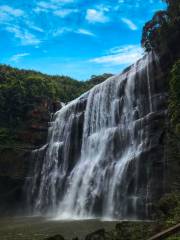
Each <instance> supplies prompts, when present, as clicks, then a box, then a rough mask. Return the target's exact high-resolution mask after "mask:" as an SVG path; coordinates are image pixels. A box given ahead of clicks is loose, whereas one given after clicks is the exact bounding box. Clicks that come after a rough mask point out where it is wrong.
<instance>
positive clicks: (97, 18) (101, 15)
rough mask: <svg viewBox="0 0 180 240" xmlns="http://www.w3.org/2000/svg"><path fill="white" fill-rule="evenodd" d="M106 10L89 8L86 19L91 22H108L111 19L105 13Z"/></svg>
mask: <svg viewBox="0 0 180 240" xmlns="http://www.w3.org/2000/svg"><path fill="white" fill-rule="evenodd" d="M105 13H106V11H103V10H96V9H88V10H87V12H86V20H87V21H88V22H90V23H96V22H98V23H106V22H108V21H109V18H108V17H107V16H106V15H105Z"/></svg>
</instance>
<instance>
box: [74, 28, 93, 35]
mask: <svg viewBox="0 0 180 240" xmlns="http://www.w3.org/2000/svg"><path fill="white" fill-rule="evenodd" d="M76 33H79V34H84V35H88V36H92V37H93V36H95V34H94V33H92V32H90V31H89V30H86V29H83V28H80V29H78V30H77V31H76Z"/></svg>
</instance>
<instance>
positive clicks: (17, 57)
mask: <svg viewBox="0 0 180 240" xmlns="http://www.w3.org/2000/svg"><path fill="white" fill-rule="evenodd" d="M29 55H30V54H29V53H18V54H15V55H13V56H12V57H11V58H10V61H12V62H18V61H19V60H20V59H21V58H23V57H26V56H29Z"/></svg>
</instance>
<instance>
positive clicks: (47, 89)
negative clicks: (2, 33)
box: [0, 65, 110, 141]
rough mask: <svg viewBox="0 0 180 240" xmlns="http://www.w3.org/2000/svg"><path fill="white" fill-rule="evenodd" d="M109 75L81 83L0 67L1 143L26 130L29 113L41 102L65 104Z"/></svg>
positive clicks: (34, 72) (70, 79) (66, 78)
mask: <svg viewBox="0 0 180 240" xmlns="http://www.w3.org/2000/svg"><path fill="white" fill-rule="evenodd" d="M109 76H110V75H109V74H104V75H102V76H95V77H93V78H92V79H90V80H89V81H86V82H82V81H77V80H74V79H72V78H70V77H67V76H49V75H46V74H42V73H40V72H36V71H29V70H19V69H17V68H12V67H10V66H7V65H0V127H1V130H0V140H2V141H3V139H7V138H9V139H10V138H11V137H10V136H14V135H16V133H17V132H18V131H19V130H20V129H22V128H23V127H24V128H25V127H26V125H27V122H28V121H31V120H30V119H29V112H31V111H32V110H33V109H36V108H37V107H38V105H39V103H40V102H42V100H43V99H44V100H45V101H46V102H53V101H61V102H65V103H67V102H69V101H71V100H73V99H74V98H76V97H78V96H80V95H81V94H82V93H84V92H86V91H88V90H89V89H90V88H91V87H93V86H94V85H95V84H97V83H100V82H102V81H104V80H105V79H106V78H107V77H109ZM31 122H32V121H31ZM5 129H6V130H7V131H6V130H5ZM8 141H10V140H8Z"/></svg>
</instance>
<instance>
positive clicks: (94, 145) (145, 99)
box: [27, 53, 166, 219]
mask: <svg viewBox="0 0 180 240" xmlns="http://www.w3.org/2000/svg"><path fill="white" fill-rule="evenodd" d="M158 74H160V69H159V64H158V61H157V57H156V55H155V54H154V53H150V54H148V55H146V56H145V57H144V58H143V59H141V60H139V61H138V62H137V63H136V64H134V65H132V66H131V67H130V68H128V69H126V70H125V71H124V72H123V73H122V74H121V75H118V76H115V77H111V78H109V79H108V80H106V81H105V82H103V83H101V84H99V85H97V86H95V87H94V88H92V89H91V90H90V91H89V92H87V93H86V94H84V95H82V96H81V97H79V98H78V99H76V100H74V101H72V102H71V103H69V104H68V105H66V106H64V107H63V108H62V109H61V110H60V111H58V112H57V113H56V114H55V117H54V122H52V125H51V126H50V128H49V137H48V143H47V145H46V146H44V147H43V148H41V149H39V150H36V151H34V152H33V158H34V162H35V164H34V166H33V171H31V174H32V175H33V177H32V178H29V179H30V180H29V182H28V185H27V186H28V199H29V205H31V206H32V208H33V211H34V212H35V213H47V212H48V213H51V214H55V216H56V217H57V218H61V219H72V218H89V217H101V218H118V219H124V218H126V219H130V218H146V217H148V216H149V209H150V206H151V203H152V201H153V199H154V198H155V197H157V195H158V194H160V193H159V192H158V191H159V188H160V186H161V182H162V178H163V174H162V171H161V166H162V165H161V164H160V163H161V162H162V158H163V152H164V147H163V144H162V143H161V140H162V134H163V130H162V128H163V127H162V126H163V124H162V123H163V122H164V120H163V119H164V116H165V114H166V106H165V104H164V103H165V102H166V94H165V90H163V89H164V87H163V86H162V84H161V83H160V82H158V77H157V75H158ZM160 125H161V127H160ZM158 164H159V165H158ZM156 165H157V166H156ZM157 179H158V182H159V188H158V186H155V184H154V183H155V182H156V181H157Z"/></svg>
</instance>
